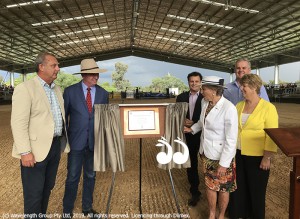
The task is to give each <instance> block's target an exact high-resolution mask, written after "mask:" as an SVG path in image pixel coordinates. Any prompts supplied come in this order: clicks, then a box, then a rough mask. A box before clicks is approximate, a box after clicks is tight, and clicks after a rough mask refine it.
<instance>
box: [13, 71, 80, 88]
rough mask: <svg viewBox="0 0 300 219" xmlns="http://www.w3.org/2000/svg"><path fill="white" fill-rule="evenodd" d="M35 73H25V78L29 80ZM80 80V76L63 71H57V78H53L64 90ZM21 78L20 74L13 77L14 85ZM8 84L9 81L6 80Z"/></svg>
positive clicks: (19, 81)
mask: <svg viewBox="0 0 300 219" xmlns="http://www.w3.org/2000/svg"><path fill="white" fill-rule="evenodd" d="M36 75H37V74H36V73H29V74H26V80H30V79H32V78H34V77H35V76H36ZM80 80H81V78H80V77H78V76H74V75H71V74H68V73H65V72H62V71H61V72H59V74H58V75H57V79H56V80H55V84H57V85H59V86H60V87H61V89H62V90H64V89H65V88H66V87H68V86H70V85H72V84H75V83H78V82H79V81H80ZM22 82H23V79H22V76H21V77H18V78H16V79H15V82H14V84H15V86H17V85H18V84H20V83H22ZM8 84H9V82H8Z"/></svg>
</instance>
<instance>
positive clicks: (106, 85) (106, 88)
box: [100, 82, 116, 92]
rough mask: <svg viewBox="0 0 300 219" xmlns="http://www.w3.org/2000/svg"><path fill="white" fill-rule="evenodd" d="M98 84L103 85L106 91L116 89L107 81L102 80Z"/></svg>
mask: <svg viewBox="0 0 300 219" xmlns="http://www.w3.org/2000/svg"><path fill="white" fill-rule="evenodd" d="M100 86H101V87H103V88H104V89H105V90H106V91H108V92H112V91H114V92H115V91H116V88H115V87H114V86H111V85H110V84H109V83H108V82H104V83H102V84H100Z"/></svg>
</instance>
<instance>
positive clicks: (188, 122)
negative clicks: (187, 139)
mask: <svg viewBox="0 0 300 219" xmlns="http://www.w3.org/2000/svg"><path fill="white" fill-rule="evenodd" d="M193 124H194V122H193V120H190V119H185V121H184V126H186V127H191V126H192V125H193Z"/></svg>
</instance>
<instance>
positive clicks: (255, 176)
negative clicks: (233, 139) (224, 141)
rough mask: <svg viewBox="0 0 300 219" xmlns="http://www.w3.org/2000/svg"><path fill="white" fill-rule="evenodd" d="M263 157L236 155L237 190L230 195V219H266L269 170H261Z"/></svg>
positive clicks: (239, 152) (238, 151)
mask: <svg viewBox="0 0 300 219" xmlns="http://www.w3.org/2000/svg"><path fill="white" fill-rule="evenodd" d="M261 160H262V156H258V157H256V156H245V155H241V151H240V150H237V153H236V183H237V190H236V191H235V192H232V193H230V200H229V205H228V210H229V218H231V219H235V218H251V219H264V218H265V199H266V190H267V184H268V180H269V174H270V171H269V170H262V169H261V168H259V166H260V163H261Z"/></svg>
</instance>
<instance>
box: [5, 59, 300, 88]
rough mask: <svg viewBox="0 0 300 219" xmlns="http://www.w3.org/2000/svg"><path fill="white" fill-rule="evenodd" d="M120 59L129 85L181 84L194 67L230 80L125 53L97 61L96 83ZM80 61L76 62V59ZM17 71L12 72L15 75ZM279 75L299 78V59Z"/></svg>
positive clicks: (268, 76) (269, 75)
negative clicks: (160, 80)
mask: <svg viewBox="0 0 300 219" xmlns="http://www.w3.org/2000/svg"><path fill="white" fill-rule="evenodd" d="M116 62H122V63H124V64H126V65H128V70H127V73H126V74H125V78H126V79H128V80H129V81H130V83H131V85H132V86H139V87H143V86H149V85H150V84H151V82H152V80H153V79H154V78H157V77H163V76H165V75H167V74H168V73H170V74H171V75H173V76H175V77H177V78H179V79H181V80H182V81H183V82H184V83H185V84H187V78H186V77H187V75H188V74H189V73H190V72H192V71H198V72H200V73H201V74H202V75H203V76H208V75H215V76H219V77H221V78H224V79H225V82H226V83H229V82H230V76H229V74H228V73H224V72H219V71H213V70H208V69H203V68H195V67H190V66H185V65H179V64H173V63H167V62H162V61H156V60H151V59H145V58H140V57H135V56H128V57H123V58H117V59H111V60H105V61H99V62H97V63H98V66H99V67H100V68H104V69H107V72H105V73H101V74H100V79H99V81H100V83H103V82H109V83H110V84H111V83H112V80H111V74H112V72H113V71H114V70H115V63H116ZM78 64H80V63H78ZM61 71H64V72H66V73H75V72H80V66H79V65H76V66H71V67H65V68H61ZM274 71H275V70H274V67H268V68H262V69H260V76H261V78H262V80H263V81H264V82H266V83H268V82H269V80H274ZM252 72H253V73H255V72H256V70H255V69H252ZM0 75H2V76H3V78H5V77H6V81H7V80H9V76H8V75H7V72H6V71H1V70H0ZM18 76H19V74H15V78H16V77H18ZM279 79H280V80H282V81H286V82H289V83H293V82H295V81H297V80H300V62H294V63H290V64H285V65H280V66H279Z"/></svg>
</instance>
